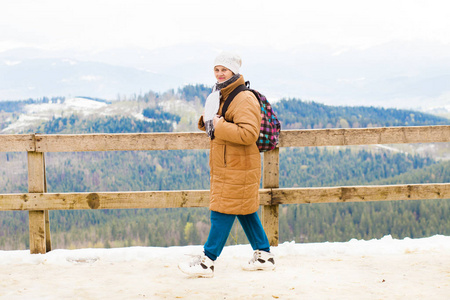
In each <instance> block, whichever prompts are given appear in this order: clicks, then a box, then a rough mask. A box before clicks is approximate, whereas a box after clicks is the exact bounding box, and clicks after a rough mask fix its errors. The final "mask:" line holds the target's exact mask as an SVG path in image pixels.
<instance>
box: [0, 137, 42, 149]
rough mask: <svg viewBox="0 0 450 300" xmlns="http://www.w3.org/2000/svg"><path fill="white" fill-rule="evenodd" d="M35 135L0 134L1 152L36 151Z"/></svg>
mask: <svg viewBox="0 0 450 300" xmlns="http://www.w3.org/2000/svg"><path fill="white" fill-rule="evenodd" d="M35 150H36V142H35V140H34V134H0V152H27V151H35Z"/></svg>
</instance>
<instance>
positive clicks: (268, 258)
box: [242, 250, 275, 271]
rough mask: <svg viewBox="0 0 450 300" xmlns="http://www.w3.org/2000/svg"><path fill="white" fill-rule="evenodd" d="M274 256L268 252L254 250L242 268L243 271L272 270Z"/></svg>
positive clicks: (273, 267)
mask: <svg viewBox="0 0 450 300" xmlns="http://www.w3.org/2000/svg"><path fill="white" fill-rule="evenodd" d="M274 257H275V256H274V255H273V254H272V253H270V252H266V251H261V250H256V251H255V252H253V257H252V259H250V260H249V262H248V263H247V264H245V265H243V266H242V269H244V270H245V271H258V270H264V271H265V270H274V269H275V259H274Z"/></svg>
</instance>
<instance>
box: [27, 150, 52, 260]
mask: <svg viewBox="0 0 450 300" xmlns="http://www.w3.org/2000/svg"><path fill="white" fill-rule="evenodd" d="M46 185H47V184H46V178H45V161H44V153H43V152H28V192H29V193H44V192H46ZM29 226H30V253H31V254H36V253H41V254H44V253H46V252H47V251H50V250H51V242H50V222H49V219H48V211H44V210H30V211H29Z"/></svg>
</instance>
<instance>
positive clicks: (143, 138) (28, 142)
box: [0, 125, 450, 152]
mask: <svg viewBox="0 0 450 300" xmlns="http://www.w3.org/2000/svg"><path fill="white" fill-rule="evenodd" d="M445 142H450V125H437V126H410V127H378V128H349V129H345V128H344V129H302V130H282V131H281V133H280V143H279V145H278V146H279V147H311V146H312V147H318V146H350V145H373V144H414V143H445ZM208 148H209V139H208V138H207V136H206V134H205V133H203V132H195V133H193V132H176V133H116V134H105V133H101V134H100V133H99V134H17V135H0V152H22V151H35V152H79V151H139V150H183V149H208Z"/></svg>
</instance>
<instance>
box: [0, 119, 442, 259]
mask: <svg viewBox="0 0 450 300" xmlns="http://www.w3.org/2000/svg"><path fill="white" fill-rule="evenodd" d="M447 142H450V126H447V125H445V126H416V127H383V128H364V129H314V130H284V131H282V132H281V134H280V143H279V147H308V146H313V147H316V146H348V145H371V144H402V143H406V144H413V143H447ZM208 148H209V140H208V138H207V137H206V135H205V134H204V133H202V132H199V133H139V134H76V135H71V134H69V135H47V134H22V135H0V151H2V152H20V151H26V152H28V193H25V194H0V211H6V210H27V211H29V227H30V252H31V253H46V252H48V251H50V250H51V239H50V224H49V218H48V211H49V210H68V209H127V208H173V207H207V206H208V205H209V190H186V191H146V192H89V193H47V186H46V175H45V156H44V154H45V153H46V152H78V151H137V150H181V149H208ZM278 173H279V148H277V149H275V150H273V151H270V152H265V153H264V163H263V188H262V189H260V196H261V205H262V215H261V219H262V223H263V226H264V228H265V230H266V233H267V235H268V237H269V241H270V243H271V245H278V206H279V205H280V204H293V203H325V202H351V201H392V200H425V199H447V198H450V183H443V184H408V185H389V186H388V185H386V186H345V187H325V188H279V177H278Z"/></svg>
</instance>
